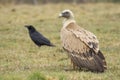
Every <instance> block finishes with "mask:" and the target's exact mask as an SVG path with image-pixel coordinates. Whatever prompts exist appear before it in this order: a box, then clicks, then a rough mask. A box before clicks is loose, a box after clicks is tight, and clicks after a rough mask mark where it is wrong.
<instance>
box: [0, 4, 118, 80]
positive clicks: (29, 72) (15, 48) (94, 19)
mask: <svg viewBox="0 0 120 80" xmlns="http://www.w3.org/2000/svg"><path fill="white" fill-rule="evenodd" d="M64 9H71V10H72V11H73V12H74V14H75V19H76V21H77V23H78V24H79V25H80V26H81V27H83V28H85V29H87V30H89V31H91V32H93V33H94V34H95V35H96V36H97V38H98V39H99V42H100V50H101V51H102V52H103V54H104V56H105V58H106V61H107V70H106V71H105V72H104V73H93V72H90V71H67V72H66V71H64V68H70V67H71V64H70V60H69V59H68V57H67V55H66V52H65V51H64V50H63V49H62V46H61V41H60V29H61V27H62V20H63V19H59V18H58V15H59V13H60V12H61V11H62V10H64ZM26 24H32V25H34V26H35V28H36V29H37V30H38V31H39V32H41V33H42V34H43V35H44V36H46V37H47V38H48V39H50V40H51V42H52V43H53V44H55V45H56V47H47V46H43V47H37V46H36V45H35V44H34V43H33V42H32V41H31V40H30V37H29V35H28V31H27V29H26V28H25V27H24V25H26ZM119 49H120V4H117V3H116V4H113V3H97V4H95V3H93V4H92V3H90V4H46V5H36V6H33V5H17V6H15V5H0V80H119V79H120V51H119Z"/></svg>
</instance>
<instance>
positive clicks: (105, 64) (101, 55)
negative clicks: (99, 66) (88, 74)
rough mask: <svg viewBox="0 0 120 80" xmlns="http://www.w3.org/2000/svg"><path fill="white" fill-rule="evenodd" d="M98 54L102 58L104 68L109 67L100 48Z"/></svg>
mask: <svg viewBox="0 0 120 80" xmlns="http://www.w3.org/2000/svg"><path fill="white" fill-rule="evenodd" d="M98 56H99V57H100V58H101V59H102V62H103V67H104V69H107V63H106V61H105V57H104V56H103V54H102V52H101V51H100V50H99V51H98Z"/></svg>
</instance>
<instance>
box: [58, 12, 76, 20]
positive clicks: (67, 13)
mask: <svg viewBox="0 0 120 80" xmlns="http://www.w3.org/2000/svg"><path fill="white" fill-rule="evenodd" d="M59 17H63V18H66V19H71V18H74V15H73V13H72V11H71V10H63V11H62V12H61V13H60V14H59Z"/></svg>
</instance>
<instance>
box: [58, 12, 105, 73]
mask: <svg viewBox="0 0 120 80" xmlns="http://www.w3.org/2000/svg"><path fill="white" fill-rule="evenodd" d="M59 17H63V18H65V19H64V21H63V27H62V29H61V34H60V35H61V40H62V46H63V48H64V49H65V50H66V51H67V52H68V56H69V57H70V59H71V62H72V64H73V69H76V68H79V69H83V68H85V69H87V70H90V71H93V72H104V71H105V69H107V67H106V61H105V57H104V55H103V54H102V52H101V51H100V50H99V41H98V39H97V37H96V36H95V35H94V34H93V33H91V32H89V31H87V30H85V29H83V28H82V27H80V26H78V25H77V23H76V21H75V20H74V14H73V13H72V11H70V10H64V11H62V12H61V13H60V14H59Z"/></svg>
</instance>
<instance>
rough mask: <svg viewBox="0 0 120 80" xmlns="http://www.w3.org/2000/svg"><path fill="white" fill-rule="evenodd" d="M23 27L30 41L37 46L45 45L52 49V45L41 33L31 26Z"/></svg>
mask: <svg viewBox="0 0 120 80" xmlns="http://www.w3.org/2000/svg"><path fill="white" fill-rule="evenodd" d="M25 27H26V28H27V29H28V31H29V35H30V37H31V39H32V41H33V42H34V43H35V44H36V45H37V46H39V47H40V46H42V45H47V46H51V47H54V46H55V45H53V44H52V43H51V42H50V41H49V40H48V39H47V38H45V37H44V36H43V35H42V34H41V33H39V32H38V31H37V30H36V29H35V28H34V27H33V26H32V25H25Z"/></svg>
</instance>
